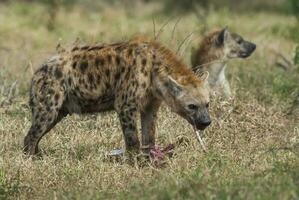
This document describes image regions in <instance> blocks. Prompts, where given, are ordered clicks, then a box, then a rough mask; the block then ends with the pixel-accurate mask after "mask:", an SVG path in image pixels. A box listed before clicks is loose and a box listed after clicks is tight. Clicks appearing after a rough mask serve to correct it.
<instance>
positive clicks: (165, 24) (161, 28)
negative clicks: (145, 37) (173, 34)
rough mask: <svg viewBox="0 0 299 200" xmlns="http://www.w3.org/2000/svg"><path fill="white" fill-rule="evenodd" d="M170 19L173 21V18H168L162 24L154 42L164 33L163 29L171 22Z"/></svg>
mask: <svg viewBox="0 0 299 200" xmlns="http://www.w3.org/2000/svg"><path fill="white" fill-rule="evenodd" d="M172 19H173V17H169V19H168V20H166V22H165V23H164V24H162V26H161V27H160V29H159V31H158V33H157V35H156V36H155V40H158V39H159V36H160V34H161V33H162V32H163V31H164V28H165V27H166V26H167V25H168V24H169V22H171V20H172Z"/></svg>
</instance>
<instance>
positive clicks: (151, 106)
mask: <svg viewBox="0 0 299 200" xmlns="http://www.w3.org/2000/svg"><path fill="white" fill-rule="evenodd" d="M207 78H208V72H206V73H203V74H202V75H201V76H200V77H197V76H196V75H195V74H194V73H193V72H192V70H191V68H189V67H188V66H186V65H185V64H184V63H183V62H182V61H181V60H180V59H179V58H178V57H177V56H176V55H175V54H174V53H173V52H172V51H171V50H169V49H167V48H166V47H163V46H162V45H161V44H160V43H158V42H156V41H154V40H151V39H148V38H146V37H145V36H138V37H134V38H133V39H132V40H130V41H128V42H122V43H115V44H102V45H92V46H81V47H78V46H76V47H74V48H73V49H71V50H66V51H64V52H61V53H59V54H58V55H56V56H54V57H52V58H51V59H49V60H48V61H47V62H45V63H44V64H43V65H42V66H41V67H40V68H39V69H38V70H37V71H36V72H35V74H34V76H33V79H32V85H31V89H30V107H31V109H32V125H31V128H30V130H29V132H28V134H27V136H26V137H25V139H24V151H25V153H27V154H29V155H35V154H37V153H38V143H39V141H40V140H41V138H42V137H43V136H44V135H45V134H46V133H47V132H49V131H50V130H51V129H52V128H53V127H54V126H55V125H56V124H57V123H58V122H59V121H60V120H61V119H62V118H63V117H65V116H67V115H68V114H72V113H77V114H84V113H98V112H103V111H109V110H115V111H116V112H117V113H118V116H119V120H120V123H121V126H122V131H123V135H124V140H125V145H126V150H127V151H133V152H134V151H139V149H140V142H139V139H138V136H137V125H136V122H137V116H138V113H140V116H141V126H142V145H143V146H144V147H151V146H152V145H154V144H155V120H156V114H157V111H158V109H159V106H160V104H161V102H163V101H164V102H165V103H166V104H167V105H168V106H169V107H170V108H171V109H172V110H173V111H174V112H176V113H178V114H179V115H180V116H182V117H183V118H185V119H186V120H187V121H188V122H189V123H190V124H191V125H192V126H194V128H196V129H201V130H203V129H205V128H206V127H207V126H208V125H209V124H210V123H211V120H210V117H209V113H208V105H209V92H208V90H207V88H206V85H207V84H205V82H206V80H207ZM144 151H146V150H144ZM147 152H148V149H147Z"/></svg>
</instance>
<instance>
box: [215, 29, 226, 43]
mask: <svg viewBox="0 0 299 200" xmlns="http://www.w3.org/2000/svg"><path fill="white" fill-rule="evenodd" d="M227 34H228V28H227V26H226V27H225V28H223V29H222V30H221V31H220V33H219V34H218V36H217V40H216V44H217V46H222V45H223V44H224V41H225V38H226V35H227Z"/></svg>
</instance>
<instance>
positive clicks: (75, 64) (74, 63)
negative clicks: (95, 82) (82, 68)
mask: <svg viewBox="0 0 299 200" xmlns="http://www.w3.org/2000/svg"><path fill="white" fill-rule="evenodd" d="M76 66H77V62H76V61H75V62H73V64H72V67H73V69H76Z"/></svg>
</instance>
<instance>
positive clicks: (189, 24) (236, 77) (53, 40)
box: [0, 3, 299, 199]
mask: <svg viewBox="0 0 299 200" xmlns="http://www.w3.org/2000/svg"><path fill="white" fill-rule="evenodd" d="M139 6H142V11H141V9H140V7H138V6H137V7H136V8H134V9H136V10H135V11H136V12H133V13H128V12H127V10H125V9H123V8H115V7H114V8H109V7H107V8H104V9H102V10H101V12H95V11H90V12H89V11H88V10H86V9H83V8H80V7H78V6H76V7H75V8H74V10H72V11H67V12H66V11H64V10H63V9H62V10H60V12H59V13H58V18H57V20H58V21H57V27H56V29H55V30H54V31H52V32H49V31H48V30H47V29H46V25H45V24H46V18H45V16H44V15H43V14H44V13H45V8H44V7H43V6H41V5H35V4H33V5H26V4H19V3H15V4H9V5H3V6H1V7H0V23H1V29H0V36H1V37H0V87H1V88H2V87H4V88H6V89H4V90H3V91H7V90H8V89H7V88H9V87H10V86H11V85H12V83H13V82H14V81H15V80H18V85H17V87H18V88H17V91H18V92H17V94H18V95H17V97H16V98H15V99H13V101H12V103H11V104H9V105H4V106H2V107H0V141H1V142H0V199H1V198H3V199H6V198H9V199H16V198H18V199H55V198H57V199H102V198H105V199H106V198H109V199H115V198H118V199H182V198H186V199H198V198H201V199H219V198H220V199H228V198H233V199H244V198H245V199H273V198H275V199H298V198H299V190H298V188H299V182H298V180H299V176H298V171H299V145H298V144H299V125H298V120H297V121H296V119H295V118H294V117H293V116H286V115H285V110H286V109H287V108H288V106H289V103H290V102H291V98H290V97H291V96H292V92H295V91H296V87H297V88H298V82H296V80H298V78H299V75H298V74H296V72H295V71H289V72H284V71H282V70H281V69H279V68H276V67H275V66H273V65H269V64H268V63H271V62H270V59H272V57H271V55H270V51H268V49H269V48H270V47H271V48H277V49H278V50H279V51H281V52H284V53H286V54H291V52H292V50H293V48H294V46H295V44H294V41H293V40H292V39H290V38H291V37H288V36H289V35H290V33H289V32H288V31H287V30H289V29H291V28H292V27H293V26H294V25H295V19H294V18H292V17H290V16H285V15H281V14H279V13H255V12H248V13H247V14H240V13H238V14H235V13H229V12H228V11H227V10H220V11H219V12H211V14H210V15H209V16H208V17H207V22H208V24H209V26H210V27H215V26H222V25H224V24H226V25H228V26H229V27H230V28H231V29H233V30H235V31H237V32H239V33H240V34H242V35H244V37H246V38H251V39H252V40H253V41H254V42H256V43H257V44H258V49H257V51H256V52H255V54H254V55H253V57H252V58H250V59H249V60H247V61H235V62H231V64H230V65H231V66H230V68H229V75H230V77H231V82H232V85H233V88H234V89H235V93H236V95H235V100H232V101H229V102H224V101H221V100H220V99H213V102H212V105H211V115H212V117H213V120H214V121H213V124H212V126H211V127H210V128H209V129H208V130H207V131H206V142H207V147H208V153H206V154H204V153H203V152H202V150H201V148H200V146H199V145H198V143H197V141H196V137H195V134H194V133H193V131H192V129H191V127H190V126H189V125H188V124H187V123H186V122H185V121H184V120H182V119H181V118H179V117H178V116H176V115H175V114H173V113H171V112H170V111H169V110H168V109H167V108H165V107H163V109H161V111H160V113H159V120H158V127H157V130H158V131H157V132H158V133H157V142H158V144H164V145H165V144H168V143H172V142H175V141H177V140H178V139H179V138H184V141H185V142H184V143H183V144H182V145H180V146H178V147H177V148H176V149H175V155H174V157H173V158H172V159H170V160H168V161H167V165H166V166H165V167H164V168H159V169H157V168H154V167H153V166H151V165H146V166H143V167H140V166H138V165H129V164H127V163H122V162H109V161H107V160H106V159H105V154H106V153H107V152H108V151H110V150H112V149H114V148H119V147H122V146H123V140H122V135H121V130H120V126H119V122H118V119H117V117H116V115H115V114H114V113H106V114H100V115H92V116H76V115H74V116H69V117H67V118H65V119H64V120H63V121H62V122H61V123H60V124H58V125H57V126H56V127H55V129H53V130H52V131H51V132H50V133H49V134H48V135H47V136H45V138H44V139H43V140H42V142H41V147H42V150H43V158H42V159H40V160H31V159H27V158H25V157H24V156H23V153H22V142H23V138H24V136H25V134H26V132H27V130H28V128H29V126H30V112H29V109H28V107H27V91H28V86H29V82H30V77H31V75H32V71H33V70H34V69H36V68H37V67H38V65H39V64H40V63H42V61H43V60H44V59H45V58H47V57H48V56H49V55H51V54H52V53H54V52H55V46H56V45H57V43H58V41H59V38H61V41H62V43H63V45H64V44H68V43H71V42H72V41H74V40H75V38H76V37H78V36H80V37H81V38H83V39H85V40H88V41H91V42H92V41H105V42H109V41H116V40H122V39H124V38H128V37H129V36H130V35H132V34H133V33H135V32H144V33H148V34H153V25H152V24H153V23H152V15H153V14H152V13H155V12H156V11H155V9H156V8H157V7H158V6H159V5H157V4H150V5H148V6H143V5H139ZM131 9H133V8H131ZM36 16H41V17H39V18H37V17H36ZM167 18H168V17H166V16H164V15H163V14H159V13H158V14H155V23H156V27H157V29H158V27H161V26H162V24H163V23H164V22H165V21H166V20H167ZM253 18H254V20H253ZM265 18H266V19H267V20H266V21H265V20H264V19H265ZM175 23H176V20H175V19H174V20H172V21H171V22H170V23H169V26H168V27H166V28H165V30H164V33H163V34H162V35H161V40H163V41H164V42H165V43H167V44H169V46H170V47H171V48H173V49H174V50H175V49H176V48H177V46H178V45H179V44H180V42H181V41H182V40H183V39H184V38H185V37H186V36H187V35H188V34H189V33H191V32H192V31H194V30H195V31H198V32H199V30H198V29H199V28H200V27H199V26H198V24H200V22H199V21H197V19H196V17H194V16H193V15H187V16H184V17H183V18H182V19H181V21H180V23H179V24H178V26H177V28H176V31H175V40H174V41H171V33H172V30H173V25H174V24H175ZM195 35H196V34H195ZM197 36H198V35H197ZM197 36H195V37H193V39H194V40H193V44H194V43H195V41H196V39H197ZM189 56H190V46H188V47H187V48H186V50H185V52H184V59H185V60H186V61H187V62H188V63H189ZM297 90H298V89H297ZM6 93H7V92H3V93H0V95H1V96H0V101H1V99H4V98H5V97H4V96H5V94H6Z"/></svg>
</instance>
